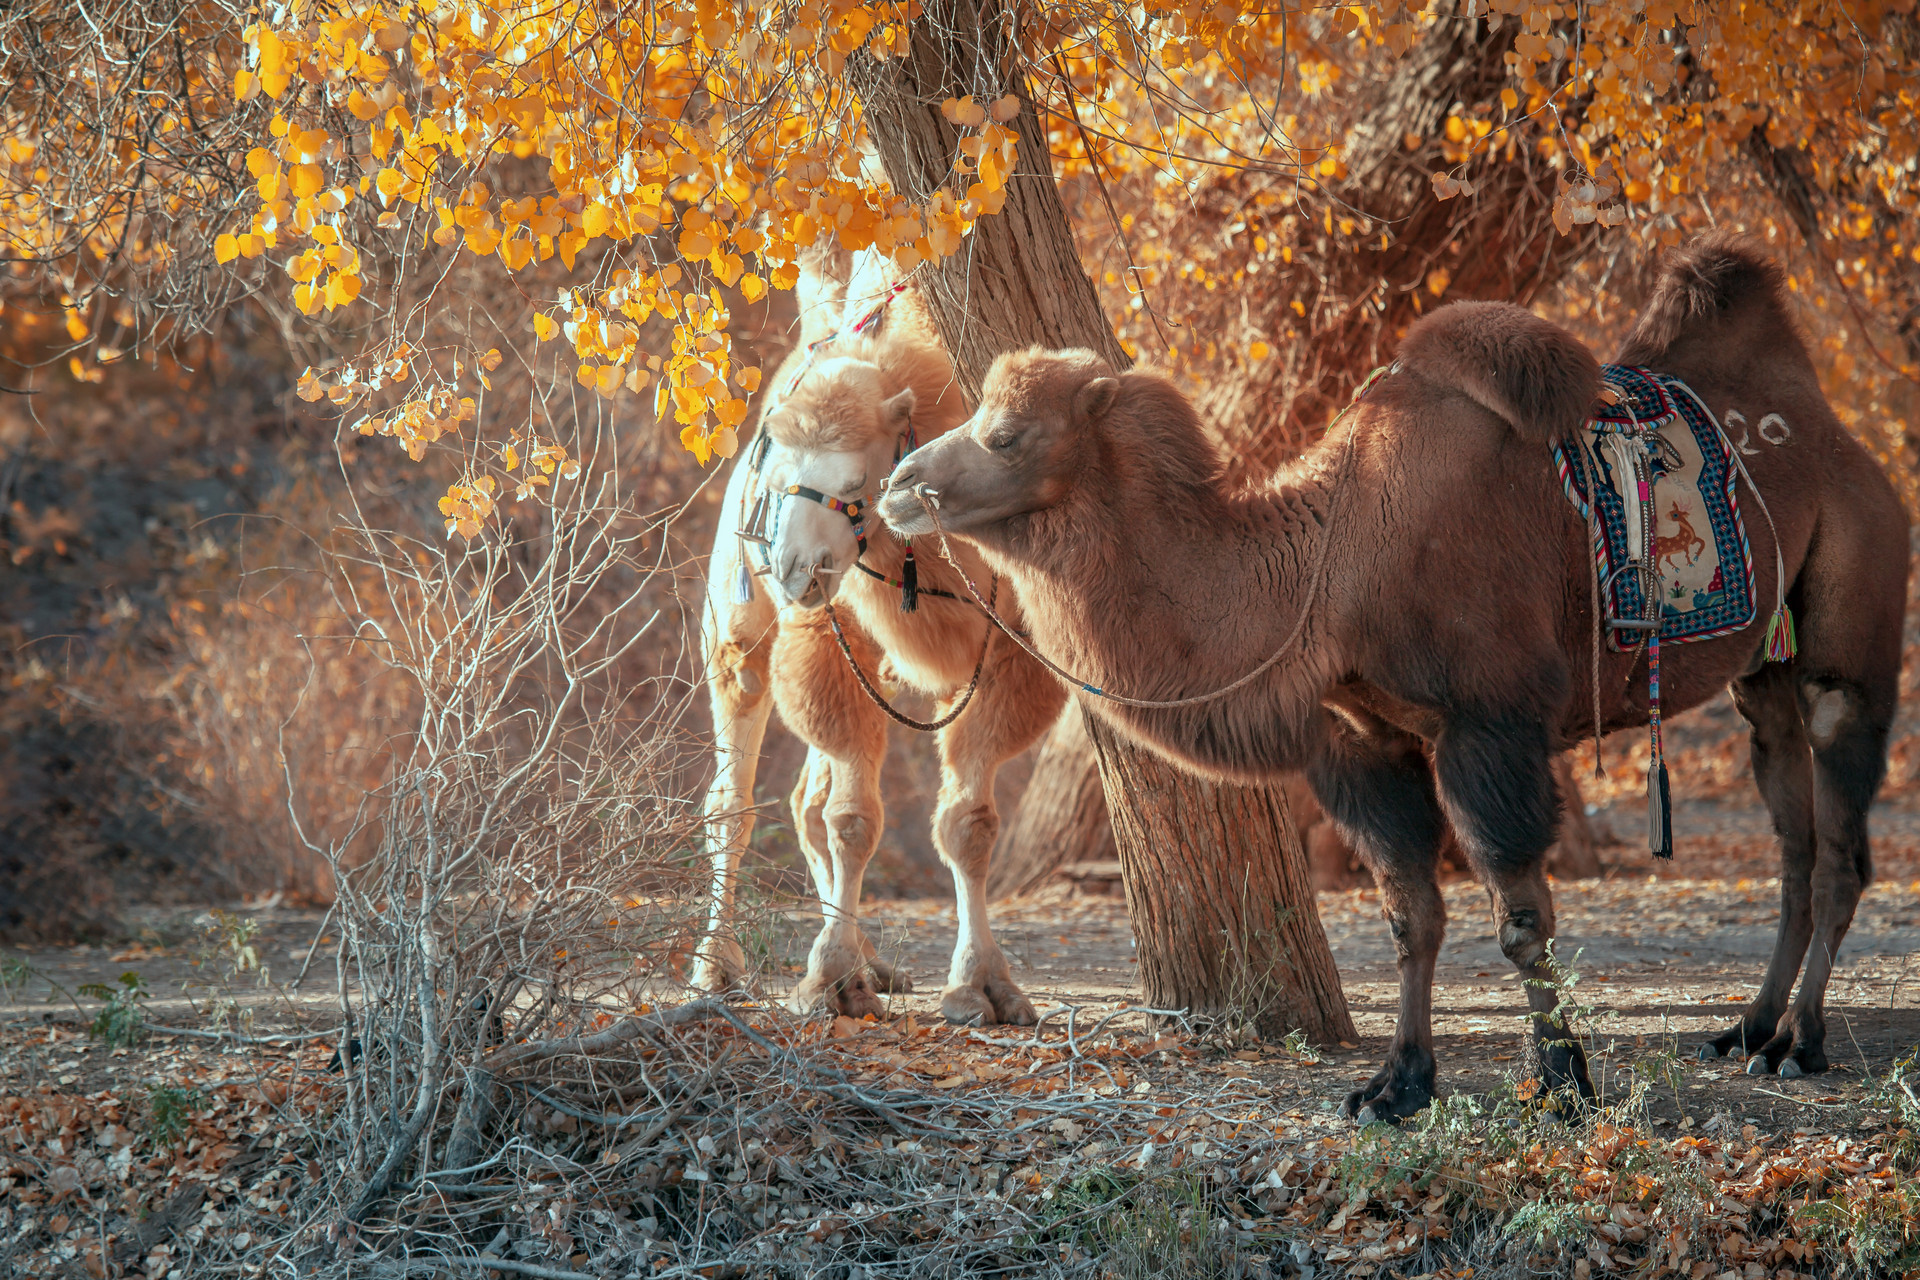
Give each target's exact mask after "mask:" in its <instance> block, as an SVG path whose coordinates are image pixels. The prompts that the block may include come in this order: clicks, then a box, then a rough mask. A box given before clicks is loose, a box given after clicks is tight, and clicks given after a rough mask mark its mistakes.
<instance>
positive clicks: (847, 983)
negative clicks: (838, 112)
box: [693, 266, 1066, 1023]
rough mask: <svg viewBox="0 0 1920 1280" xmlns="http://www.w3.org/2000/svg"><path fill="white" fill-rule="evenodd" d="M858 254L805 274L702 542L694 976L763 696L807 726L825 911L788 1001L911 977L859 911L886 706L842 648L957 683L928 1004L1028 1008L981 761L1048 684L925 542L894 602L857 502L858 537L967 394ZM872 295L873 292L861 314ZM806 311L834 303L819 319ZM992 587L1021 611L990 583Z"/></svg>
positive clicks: (709, 983) (993, 1014)
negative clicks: (700, 898) (950, 928)
mask: <svg viewBox="0 0 1920 1280" xmlns="http://www.w3.org/2000/svg"><path fill="white" fill-rule="evenodd" d="M870 271H871V268H870V267H864V266H863V268H862V270H856V271H854V272H853V273H852V274H853V281H852V282H851V283H850V284H847V285H839V284H837V283H836V282H834V281H831V280H829V279H812V280H807V281H803V293H802V315H803V318H804V320H805V323H803V328H802V341H801V345H800V347H799V349H798V350H796V351H795V353H794V354H793V355H792V356H791V357H789V359H788V360H787V362H786V364H785V365H784V366H783V367H782V368H781V370H780V372H779V373H778V374H777V375H776V377H775V380H774V382H773V383H772V392H771V396H770V401H769V405H768V407H767V409H766V410H765V412H764V414H763V418H762V421H761V423H760V427H759V432H758V434H757V436H756V437H755V438H754V439H753V440H751V441H750V442H749V443H748V444H747V445H746V446H745V447H744V448H743V450H742V457H741V459H740V460H739V461H738V462H736V463H735V465H734V470H733V475H732V477H731V479H730V481H729V483H728V486H727V492H726V497H725V500H724V503H723V512H724V514H723V516H722V518H721V521H720V526H719V529H718V531H717V533H716V537H715V545H714V550H713V555H712V557H711V558H710V560H709V562H708V573H707V601H708V603H707V607H706V609H705V610H704V624H703V628H702V640H703V644H704V648H705V653H706V659H707V674H708V686H709V693H710V696H711V700H712V704H713V721H714V733H715V740H716V755H717V768H716V771H715V775H714V781H713V786H712V788H711V789H710V790H709V792H708V795H707V803H706V813H707V819H708V832H709V836H708V840H709V848H710V850H711V853H712V856H713V876H714V882H713V896H712V902H711V907H710V915H709V920H708V930H707V933H706V936H705V937H704V938H703V939H702V941H701V943H700V946H699V948H698V951H697V953H696V962H695V967H694V973H693V980H694V982H695V984H696V985H698V986H701V987H704V988H706V989H709V990H720V989H726V988H729V987H732V986H734V985H736V984H737V983H738V982H740V981H741V980H742V979H743V978H744V977H746V976H747V975H746V974H745V972H744V968H745V966H744V959H743V956H742V952H741V949H740V947H739V945H738V943H737V941H736V940H735V939H734V937H733V934H732V930H731V920H730V917H731V915H732V910H733V898H734V885H735V881H736V878H737V875H738V871H739V865H740V859H741V856H742V854H743V853H744V851H745V849H746V847H747V843H748V840H749V838H750V836H751V834H752V831H753V825H754V817H755V814H754V810H753V781H754V771H755V767H756V765H757V764H758V761H759V755H760V744H761V740H762V738H763V737H764V735H765V732H766V726H767V716H768V713H769V711H771V710H772V709H773V708H775V707H778V709H779V711H780V718H781V720H782V721H783V722H784V723H785V724H786V725H787V727H788V728H789V729H791V730H793V732H794V733H795V734H797V735H798V736H799V737H800V738H801V739H802V740H803V741H805V742H806V743H807V744H808V747H809V751H808V756H807V762H806V766H805V767H804V768H803V769H802V770H801V775H800V779H799V783H798V785H797V786H796V787H795V788H794V793H793V824H794V831H795V834H796V836H797V837H798V839H799V843H800V848H801V851H802V853H803V854H804V855H805V857H806V861H807V867H808V869H809V871H810V873H811V875H812V878H813V882H814V886H815V888H816V889H817V890H818V892H819V895H820V903H821V910H822V912H823V913H824V915H825V921H824V923H823V925H822V927H821V930H820V934H819V936H818V938H816V939H815V941H814V944H813V949H812V952H811V954H810V955H809V956H808V960H807V972H806V976H805V977H804V978H803V979H802V980H801V982H800V984H799V985H798V987H797V988H796V989H795V991H794V993H793V996H792V997H791V1000H790V1001H789V1003H790V1004H791V1006H792V1007H794V1008H795V1009H797V1010H801V1011H811V1010H816V1009H829V1010H832V1011H835V1012H839V1013H845V1014H848V1015H851V1016H855V1017H858V1016H860V1015H862V1014H866V1013H874V1014H878V1013H880V1012H881V1010H882V1009H883V1007H884V1006H883V1005H882V1004H881V1001H880V999H879V997H878V995H877V994H876V993H877V992H878V991H884V990H902V989H905V988H906V986H907V979H906V978H905V976H904V975H901V974H898V973H896V972H894V971H893V970H892V969H891V967H890V966H888V965H886V964H885V963H884V962H882V961H881V960H879V959H878V958H877V957H876V956H875V954H874V948H873V945H872V943H871V942H870V941H869V940H868V939H867V937H866V935H865V934H864V933H863V932H862V931H861V928H860V924H859V910H860V889H861V883H862V879H863V877H864V875H865V873H866V868H867V863H868V861H869V859H871V857H872V856H873V852H874V849H875V847H876V846H877V844H878V843H879V839H880V833H881V830H882V828H883V819H884V810H883V807H882V802H881V796H880V781H879V780H880V766H881V761H882V757H883V756H884V754H885V752H886V743H887V724H888V718H887V716H886V714H885V713H884V712H883V711H882V710H881V709H880V707H879V706H878V705H877V704H876V703H875V702H874V701H873V699H872V698H871V697H870V696H869V694H868V692H867V691H866V690H864V689H863V688H862V687H861V680H860V677H859V676H858V675H856V673H855V671H854V670H853V667H852V665H851V663H850V661H849V655H850V657H851V662H857V663H858V664H859V667H860V669H861V670H862V671H863V672H864V673H865V675H866V678H867V680H868V681H869V682H871V684H872V686H873V687H874V689H876V690H879V689H880V688H881V685H882V675H881V673H882V671H883V670H884V672H885V673H886V678H887V681H888V682H889V683H891V684H894V685H898V686H906V687H910V688H913V689H916V690H919V691H920V692H922V693H924V694H926V695H928V696H930V697H932V698H933V699H934V700H935V702H936V706H937V711H936V720H938V719H944V718H945V717H946V716H948V715H949V714H950V713H951V712H952V711H953V710H954V709H955V708H956V706H958V705H959V704H960V703H961V702H962V701H963V700H965V698H966V691H967V690H968V689H969V687H972V689H973V693H972V698H971V701H970V702H967V703H966V705H965V709H964V710H963V711H962V712H961V713H960V714H959V715H958V716H957V717H955V718H954V719H953V720H952V722H951V723H950V724H948V725H947V726H946V727H945V728H943V729H941V730H940V731H939V753H940V767H941V786H940V795H939V800H938V803H937V806H936V808H935V811H934V817H933V840H934V845H935V847H936V848H937V849H938V850H939V852H940V857H941V859H942V860H943V861H945V863H946V864H947V866H948V868H949V869H950V870H951V871H952V873H953V880H954V889H955V892H956V894H957V896H958V899H959V912H958V915H959V920H958V925H959V936H958V937H957V938H956V940H955V944H954V951H953V962H952V965H951V967H950V968H949V970H948V973H947V983H946V986H945V988H944V989H943V990H942V992H941V998H940V1010H941V1012H942V1013H943V1014H944V1015H945V1016H946V1017H947V1018H948V1019H950V1020H952V1021H955V1022H964V1023H975V1022H1013V1023H1031V1022H1032V1021H1033V1020H1034V1010H1033V1006H1032V1004H1031V1003H1030V1002H1029V1001H1028V1000H1027V998H1026V996H1025V994H1024V993H1023V992H1022V991H1021V990H1020V988H1019V986H1018V985H1017V984H1016V983H1015V982H1014V980H1013V975H1012V973H1011V971H1010V969H1009V967H1008V965H1007V960H1006V957H1005V956H1004V955H1003V954H1002V953H1001V950H1000V947H999V945H998V944H997V943H995V942H994V940H993V934H992V932H991V930H990V928H989V926H988V920H987V905H986V878H987V865H988V861H989V859H990V858H991V856H992V852H993V844H994V838H995V836H996V834H997V833H998V831H999V824H1000V818H999V813H998V811H997V809H996V808H995V805H994V800H993V781H994V775H995V774H996V773H997V772H998V770H999V768H1000V765H1001V764H1002V763H1004V762H1005V761H1006V760H1008V759H1010V758H1011V757H1013V756H1015V755H1018V754H1019V753H1020V752H1021V751H1024V750H1025V749H1026V748H1027V747H1028V746H1029V745H1031V744H1032V743H1033V742H1034V741H1035V740H1036V739H1037V738H1038V737H1039V736H1040V735H1041V734H1042V733H1044V732H1045V731H1046V729H1047V728H1048V727H1049V726H1050V725H1051V724H1052V722H1053V720H1054V719H1055V718H1056V717H1057V716H1058V714H1059V712H1060V709H1061V707H1062V705H1063V704H1064V702H1065V698H1066V693H1065V690H1064V689H1063V688H1062V686H1061V685H1060V683H1059V682H1058V681H1057V680H1055V679H1054V678H1053V677H1052V676H1049V675H1048V674H1047V673H1046V672H1045V671H1044V670H1042V669H1041V667H1040V666H1039V664H1037V663H1035V662H1034V661H1033V660H1032V659H1031V658H1029V657H1027V656H1026V655H1025V654H1024V653H1022V652H1021V651H1020V649H1019V648H1018V647H1016V646H1015V645H1014V644H1013V643H1011V642H1010V641H1009V640H1008V639H1007V638H1006V637H1005V636H1004V635H1001V634H1000V633H999V632H998V631H997V630H992V629H990V627H989V625H988V623H987V621H986V619H985V618H984V617H982V615H981V614H980V612H979V610H978V609H976V608H975V607H974V606H973V605H972V604H971V603H968V602H965V601H963V600H962V598H961V597H962V596H963V595H964V587H963V585H962V584H961V583H960V581H959V579H958V577H957V576H956V575H955V574H954V572H953V569H952V567H951V566H949V565H947V564H946V563H945V562H944V561H942V560H941V559H940V557H939V556H938V555H929V556H925V557H922V558H920V559H919V560H918V563H917V566H916V567H917V577H918V584H919V593H918V601H917V605H916V607H915V608H914V609H913V610H912V611H911V612H908V611H905V610H904V609H903V607H902V605H903V593H902V586H901V581H902V579H903V577H905V576H907V575H906V573H905V564H906V561H907V557H908V554H909V551H908V546H907V544H905V543H903V542H901V541H900V540H899V539H898V538H896V537H895V536H894V535H893V534H892V533H890V532H888V531H887V530H886V529H884V528H883V527H882V526H881V524H880V522H879V521H878V520H873V521H868V522H866V523H865V528H864V543H865V545H864V549H863V548H862V546H861V542H862V538H863V534H862V529H861V524H862V508H864V506H865V504H866V503H867V502H869V501H870V500H871V498H872V497H873V495H874V494H875V493H876V492H877V491H878V489H879V486H880V483H881V481H882V480H884V479H885V478H886V476H887V473H888V472H889V471H891V470H892V468H893V464H894V463H895V462H896V461H897V460H898V459H899V457H900V456H901V455H902V454H903V453H904V452H906V451H908V450H910V449H911V448H912V447H913V446H914V444H915V443H916V441H925V440H928V439H931V438H933V437H934V436H937V435H940V434H942V433H944V432H945V431H947V430H949V429H950V428H952V427H953V426H955V425H956V424H958V423H959V422H960V421H961V420H962V419H963V418H965V416H966V410H965V408H964V406H963V405H962V404H961V399H960V393H959V389H958V387H957V386H956V385H955V384H954V381H953V376H952V368H951V365H950V364H949V362H948V360H947V357H946V356H945V354H944V353H943V351H942V349H941V347H940V344H939V340H938V338H937V336H936V334H935V332H934V330H933V327H932V324H931V322H930V320H929V319H928V317H927V316H926V315H925V313H924V311H923V310H922V308H921V307H920V305H919V303H918V301H917V299H916V298H915V296H914V295H913V293H911V292H910V291H909V292H904V293H896V292H895V291H893V290H892V289H891V288H889V287H885V285H884V283H883V285H882V287H880V288H871V287H868V288H863V287H862V280H863V279H864V278H871V277H870V274H868V273H870ZM882 299H891V302H890V304H889V305H886V306H885V307H884V310H882V311H881V312H880V314H879V315H878V316H877V317H874V318H873V322H872V323H871V324H870V325H868V326H867V327H865V328H858V326H859V322H860V321H861V320H862V319H863V318H867V317H869V316H872V313H873V308H874V306H875V305H877V304H878V303H879V302H880V301H881V300H882ZM822 313H829V314H834V315H835V316H836V317H837V318H836V320H835V321H834V324H833V326H832V327H831V328H829V327H828V326H827V325H826V324H824V323H822V322H821V320H820V318H819V317H820V316H821V314H822ZM842 325H845V326H846V327H845V328H841V327H840V326H842ZM856 328H858V331H856ZM823 331H824V332H825V333H826V337H825V340H824V341H822V340H821V338H822V333H823ZM742 532H746V533H749V534H754V535H756V536H758V537H762V538H764V539H765V541H764V542H759V541H752V540H749V539H745V538H742V537H741V536H739V535H740V533H742ZM969 554H970V553H969ZM967 567H968V571H969V572H970V573H971V574H973V576H974V578H975V581H978V582H984V581H986V580H987V578H986V575H987V570H986V568H985V566H984V564H982V563H981V562H980V561H979V560H978V559H977V558H973V559H972V562H971V563H970V564H968V566H967ZM1000 600H1001V607H1003V608H1007V609H1011V610H1013V611H1014V612H1015V613H1016V614H1017V612H1018V606H1017V604H1016V603H1015V602H1013V601H1012V600H1011V599H1010V598H1009V597H1008V595H1007V594H1006V593H1004V592H1003V593H1001V597H1000ZM829 601H831V602H832V605H833V610H832V614H833V616H832V617H829V613H828V610H827V607H826V606H827V604H828V602H829ZM835 619H837V620H838V623H839V626H840V629H841V635H842V637H843V638H844V641H845V647H846V652H844V653H843V652H842V648H841V641H840V638H836V636H835V634H834V629H833V622H834V620H835ZM976 673H977V675H976Z"/></svg>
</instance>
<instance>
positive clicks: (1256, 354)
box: [1247, 342, 1273, 360]
mask: <svg viewBox="0 0 1920 1280" xmlns="http://www.w3.org/2000/svg"><path fill="white" fill-rule="evenodd" d="M1272 354H1273V348H1272V347H1270V346H1268V345H1267V344H1266V343H1264V342H1256V343H1254V344H1253V345H1252V346H1250V347H1248V348H1247V359H1249V360H1265V359H1266V358H1267V357H1268V356H1270V355H1272Z"/></svg>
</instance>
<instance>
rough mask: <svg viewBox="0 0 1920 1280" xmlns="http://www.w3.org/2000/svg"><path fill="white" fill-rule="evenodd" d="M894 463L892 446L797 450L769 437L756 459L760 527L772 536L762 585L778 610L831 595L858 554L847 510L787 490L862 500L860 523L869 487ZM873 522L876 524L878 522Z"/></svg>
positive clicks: (821, 601)
mask: <svg viewBox="0 0 1920 1280" xmlns="http://www.w3.org/2000/svg"><path fill="white" fill-rule="evenodd" d="M892 464H893V455H892V451H891V449H890V447H889V446H887V445H880V444H876V445H874V446H871V447H869V448H867V449H863V450H856V451H836V450H822V449H802V448H794V447H791V446H786V445H781V444H779V443H777V442H776V443H774V444H772V445H769V446H768V449H767V456H766V460H765V462H763V463H762V464H761V469H760V476H761V483H762V485H764V486H765V489H766V494H767V504H768V505H767V513H768V514H767V520H766V527H765V528H764V529H763V530H762V532H763V533H764V534H765V535H766V536H767V537H768V538H769V539H770V540H771V542H772V545H771V546H770V547H769V548H768V556H769V559H770V561H771V563H772V566H773V568H772V572H771V573H769V574H767V576H766V583H767V589H768V590H769V591H770V592H771V593H772V595H773V599H774V603H775V604H777V605H779V606H780V607H781V608H787V607H792V606H798V607H800V608H806V609H817V608H819V607H820V606H821V605H823V604H825V603H826V602H827V601H828V600H829V599H831V598H832V596H833V593H834V592H835V591H836V590H837V589H838V588H839V585H840V580H841V579H842V578H843V577H844V576H845V575H846V574H848V573H850V572H852V571H853V563H854V561H855V560H857V559H858V558H859V556H860V544H859V538H858V536H857V535H856V533H855V522H854V521H852V520H850V519H848V518H847V515H848V513H847V512H845V511H836V510H834V509H833V508H831V507H829V506H827V505H826V504H825V503H822V502H817V501H812V500H809V499H807V498H804V497H801V496H800V495H798V494H794V493H789V492H788V490H789V489H790V488H791V487H792V486H794V485H799V486H801V487H802V488H805V489H811V490H812V491H814V492H815V493H818V494H821V495H823V496H825V497H828V498H834V499H838V500H839V501H841V502H844V503H859V504H860V507H861V522H862V523H864V522H865V521H866V519H867V518H868V517H867V514H866V508H867V507H868V506H869V505H870V501H871V497H872V493H873V491H874V489H875V488H877V487H878V485H879V483H880V481H881V480H882V479H883V478H884V477H885V476H886V474H887V471H888V470H889V469H890V468H891V466H892ZM875 527H876V528H877V527H878V526H877V523H876V526H875Z"/></svg>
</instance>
